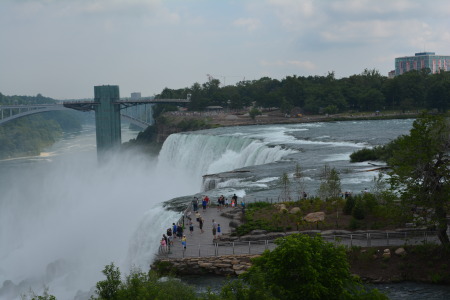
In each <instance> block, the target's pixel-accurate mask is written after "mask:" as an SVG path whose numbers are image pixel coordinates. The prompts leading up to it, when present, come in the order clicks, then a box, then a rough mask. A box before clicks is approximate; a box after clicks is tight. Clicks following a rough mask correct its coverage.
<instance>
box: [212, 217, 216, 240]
mask: <svg viewBox="0 0 450 300" xmlns="http://www.w3.org/2000/svg"><path fill="white" fill-rule="evenodd" d="M212 234H213V237H214V239H216V238H217V223H216V222H215V221H214V219H213V220H212Z"/></svg>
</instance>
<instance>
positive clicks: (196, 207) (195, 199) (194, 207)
mask: <svg viewBox="0 0 450 300" xmlns="http://www.w3.org/2000/svg"><path fill="white" fill-rule="evenodd" d="M192 210H193V211H197V210H198V198H197V197H194V200H192Z"/></svg>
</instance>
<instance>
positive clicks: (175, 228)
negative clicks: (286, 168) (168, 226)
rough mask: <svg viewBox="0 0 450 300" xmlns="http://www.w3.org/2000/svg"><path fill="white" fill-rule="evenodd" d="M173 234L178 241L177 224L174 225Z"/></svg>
mask: <svg viewBox="0 0 450 300" xmlns="http://www.w3.org/2000/svg"><path fill="white" fill-rule="evenodd" d="M172 234H173V238H174V239H176V238H177V225H175V223H172Z"/></svg>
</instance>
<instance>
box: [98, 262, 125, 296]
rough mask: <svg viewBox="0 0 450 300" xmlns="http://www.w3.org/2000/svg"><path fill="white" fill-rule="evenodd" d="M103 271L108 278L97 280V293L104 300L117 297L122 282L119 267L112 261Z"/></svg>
mask: <svg viewBox="0 0 450 300" xmlns="http://www.w3.org/2000/svg"><path fill="white" fill-rule="evenodd" d="M102 273H103V274H104V275H105V276H106V280H102V281H99V282H97V284H96V285H95V287H96V290H95V293H96V294H97V295H99V299H102V300H113V299H117V292H118V290H119V287H120V284H121V281H120V270H119V268H118V267H116V266H115V265H114V263H111V264H110V265H107V266H105V268H104V269H103V271H102Z"/></svg>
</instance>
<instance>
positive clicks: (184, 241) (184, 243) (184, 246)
mask: <svg viewBox="0 0 450 300" xmlns="http://www.w3.org/2000/svg"><path fill="white" fill-rule="evenodd" d="M181 245H183V248H184V250H186V236H185V235H183V237H182V238H181Z"/></svg>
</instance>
